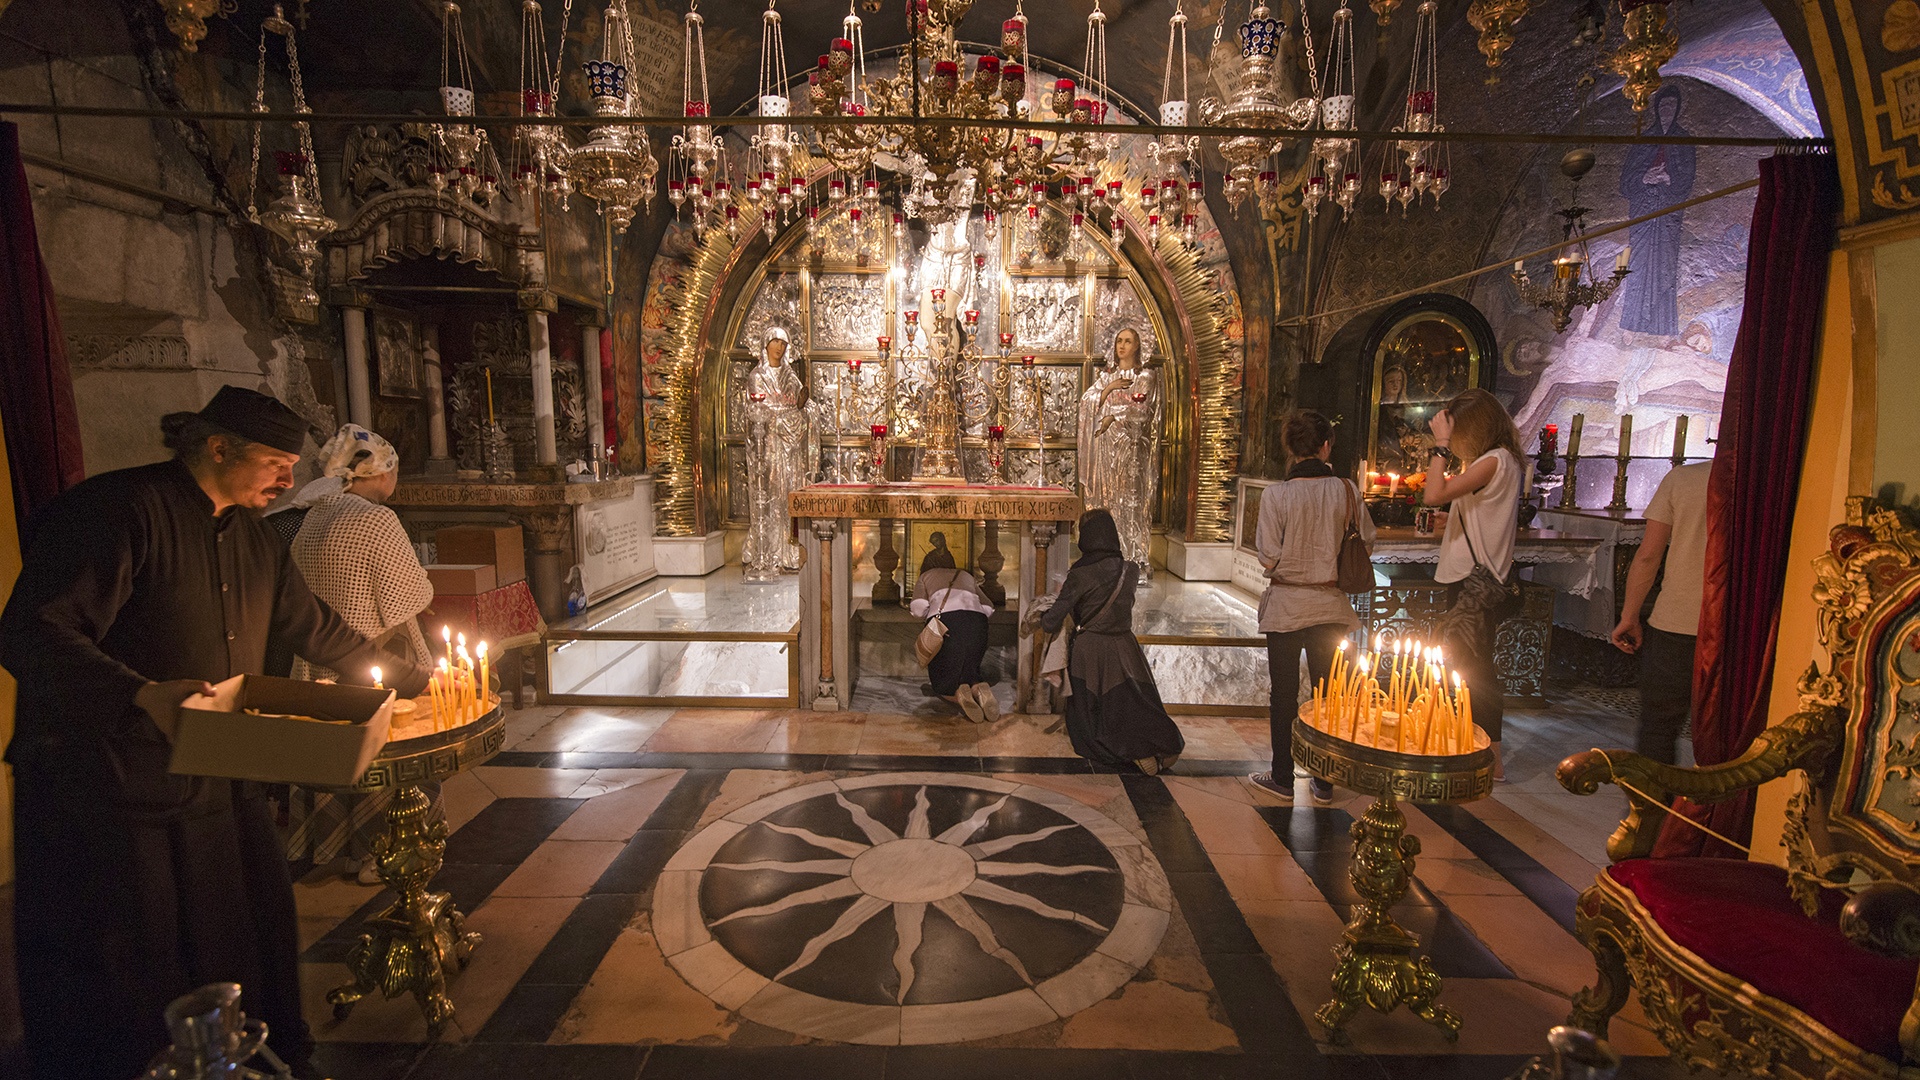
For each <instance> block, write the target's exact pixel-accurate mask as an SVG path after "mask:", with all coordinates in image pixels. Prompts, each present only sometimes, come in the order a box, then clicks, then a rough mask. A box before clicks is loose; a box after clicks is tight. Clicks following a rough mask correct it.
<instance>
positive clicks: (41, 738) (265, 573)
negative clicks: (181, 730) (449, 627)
mask: <svg viewBox="0 0 1920 1080" xmlns="http://www.w3.org/2000/svg"><path fill="white" fill-rule="evenodd" d="M161 429H162V431H163V432H164V434H165V436H166V444H167V447H168V448H169V449H171V450H172V451H173V453H174V457H173V459H172V460H170V461H164V462H160V463H158V464H154V465H144V466H140V467H138V468H132V469H121V470H119V471H116V472H110V473H104V474H102V475H100V476H96V477H93V478H92V479H90V480H87V481H86V482H84V483H82V484H80V485H78V486H77V487H75V488H73V489H72V490H70V491H68V492H66V493H65V494H63V495H62V496H60V498H59V499H57V500H56V501H55V502H53V503H52V504H50V505H49V506H47V508H46V509H45V510H44V511H42V512H41V513H39V514H38V515H36V516H35V517H34V518H33V519H32V520H31V521H30V522H28V523H27V529H28V535H27V537H26V541H27V542H26V547H25V560H24V563H25V565H24V567H23V569H22V571H21V573H20V578H19V580H18V581H17V582H16V583H15V585H14V588H13V595H12V598H11V600H10V601H9V602H8V604H7V607H6V611H5V613H4V615H0V664H4V665H5V666H6V668H7V670H8V671H10V672H12V673H13V676H14V678H15V679H17V680H19V684H20V690H19V706H18V730H17V732H16V733H15V735H14V738H13V742H12V744H11V745H9V746H8V747H7V753H6V760H7V761H8V762H9V763H10V764H12V766H13V769H14V785H15V788H14V826H15V827H14V837H15V843H16V845H17V850H16V869H17V880H18V885H17V892H16V900H15V910H14V918H15V929H16V936H15V942H16V946H17V950H18V958H17V963H18V970H19V980H20V997H21V1007H22V1012H23V1014H24V1016H23V1019H24V1021H25V1028H26V1044H27V1052H28V1058H29V1061H30V1064H31V1068H32V1070H33V1075H34V1076H35V1077H39V1078H45V1080H51V1078H53V1077H56V1076H58V1077H68V1076H87V1077H102V1078H107V1077H130V1076H135V1075H138V1074H139V1073H140V1072H141V1071H142V1070H143V1069H144V1068H145V1066H146V1064H147V1062H148V1061H149V1059H150V1058H151V1057H152V1056H153V1055H154V1054H155V1053H156V1052H157V1051H159V1050H160V1049H161V1048H163V1047H165V1046H166V1044H167V1041H168V1040H167V1034H166V1031H165V1028H164V1025H163V1023H162V1020H161V1012H162V1010H163V1009H164V1008H165V1007H166V1005H167V1003H168V1002H169V1001H171V1000H172V999H173V998H175V997H177V996H179V995H181V994H184V993H186V992H188V991H190V990H192V989H194V988H195V987H197V986H200V985H203V984H205V983H209V982H225V981H232V982H238V983H240V984H241V985H242V986H243V987H244V989H245V992H246V996H245V998H244V999H243V1000H244V1004H245V1005H246V1008H247V1011H248V1013H249V1014H251V1015H254V1016H258V1017H260V1018H262V1019H264V1020H266V1021H267V1023H268V1025H269V1027H270V1029H271V1045H272V1046H273V1048H274V1049H275V1050H276V1051H277V1052H278V1053H279V1054H280V1056H281V1057H282V1058H284V1059H286V1060H287V1061H288V1063H289V1064H290V1065H292V1066H293V1067H294V1070H295V1072H296V1075H313V1068H312V1065H311V1062H310V1060H309V1059H310V1055H311V1053H312V1048H313V1044H312V1038H311V1035H310V1034H309V1032H308V1029H307V1025H306V1023H305V1022H304V1021H303V1019H302V1018H301V1015H300V987H299V968H298V946H297V942H298V938H297V935H296V932H295V914H294V904H293V888H292V883H291V882H290V881H289V880H288V877H287V870H286V863H285V861H284V858H283V855H282V851H281V847H280V842H279V839H278V838H277V836H276V835H275V833H274V828H273V819H272V816H271V815H270V813H269V812H268V808H267V803H266V800H265V798H264V794H263V792H262V790H261V787H260V785H258V784H253V783H248V782H243V781H234V780H224V779H218V778H213V777H201V776H177V775H174V774H172V773H170V772H168V771H167V764H168V759H169V757H170V753H171V739H172V734H173V731H174V727H175V725H176V723H177V722H178V720H179V714H180V705H181V703H182V702H183V701H184V700H185V699H186V698H187V697H188V696H190V695H192V694H196V693H207V692H210V690H211V686H210V684H211V683H214V682H217V681H219V680H222V679H226V678H229V677H231V676H234V675H240V674H257V673H259V672H261V671H262V670H263V667H264V663H265V657H266V649H267V639H268V637H269V635H272V636H274V637H277V638H279V639H281V640H283V641H286V642H288V643H289V644H290V645H291V646H292V647H293V649H294V651H295V652H297V653H298V654H299V655H301V656H304V657H307V658H309V659H310V660H313V661H315V662H316V663H319V664H323V665H325V666H327V667H330V668H333V669H334V670H337V671H355V672H365V671H368V670H369V669H370V667H371V666H372V665H374V664H379V665H380V666H381V667H382V668H384V669H385V670H386V671H388V672H392V673H394V674H392V675H389V676H388V677H387V685H389V686H394V687H396V688H397V689H399V691H400V692H401V693H402V694H403V695H411V694H416V693H419V692H420V691H421V690H422V689H424V687H425V685H426V673H425V672H422V671H419V670H417V669H416V668H414V667H413V665H411V664H409V663H408V662H407V661H405V660H404V659H402V658H400V657H397V656H392V655H390V654H387V653H384V652H380V651H377V650H376V649H375V648H374V647H373V646H372V645H371V644H370V643H369V642H368V641H367V639H366V638H364V637H362V636H361V635H360V634H358V633H356V632H355V631H354V630H352V629H351V628H350V627H348V626H347V624H346V623H345V622H343V621H341V619H340V617H339V616H338V615H336V614H334V612H333V611H332V610H331V609H329V608H328V607H327V606H326V605H325V604H323V603H322V602H320V601H319V600H317V599H315V598H314V596H313V594H312V593H311V592H309V591H308V589H307V585H306V583H305V581H303V580H302V579H301V577H300V573H299V571H298V570H297V569H295V568H294V566H293V563H292V561H291V559H290V557H289V556H288V553H287V546H286V544H284V543H282V542H281V541H280V540H279V539H278V538H277V537H276V536H275V535H274V533H273V531H272V530H271V529H270V528H269V527H268V526H267V525H265V524H264V523H263V522H262V521H261V520H260V516H259V513H258V511H259V510H261V509H262V508H264V507H266V506H267V505H268V504H269V503H271V502H273V500H274V499H275V498H276V497H277V496H278V495H279V494H280V493H281V492H283V491H285V490H287V488H289V487H290V486H292V484H293V466H294V465H295V463H297V462H298V461H299V460H300V450H301V447H302V445H303V444H304V442H305V439H306V432H307V425H306V422H305V421H304V420H302V419H301V418H300V417H299V416H298V415H297V414H296V413H294V412H293V410H291V409H289V408H287V407H286V406H285V405H283V404H281V403H280V402H279V401H277V400H275V399H274V398H271V397H268V396H267V395H265V394H261V393H258V392H255V391H252V390H247V389H243V388H241V387H236V386H227V387H223V388H221V390H220V392H219V393H217V394H216V395H214V397H213V400H212V401H210V402H208V403H207V405H206V407H205V408H203V409H201V410H200V411H199V412H197V413H172V414H169V415H168V416H166V417H165V418H164V419H163V420H162V421H161Z"/></svg>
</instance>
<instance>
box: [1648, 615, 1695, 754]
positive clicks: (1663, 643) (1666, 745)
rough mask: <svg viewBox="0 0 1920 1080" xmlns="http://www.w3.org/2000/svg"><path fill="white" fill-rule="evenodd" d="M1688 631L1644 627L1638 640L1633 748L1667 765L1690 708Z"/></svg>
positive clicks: (1690, 645)
mask: <svg viewBox="0 0 1920 1080" xmlns="http://www.w3.org/2000/svg"><path fill="white" fill-rule="evenodd" d="M1697 640H1698V639H1697V638H1695V637H1694V636H1693V635H1692V634H1675V633H1672V632H1670V631H1667V630H1660V629H1657V628H1655V627H1651V626H1649V627H1647V628H1646V634H1645V636H1644V637H1643V638H1642V640H1641V642H1640V735H1639V739H1638V742H1637V744H1636V745H1635V746H1634V749H1635V750H1638V751H1639V752H1640V753H1642V754H1644V755H1646V756H1647V757H1650V758H1652V759H1654V760H1655V761H1664V762H1666V763H1667V764H1669V765H1672V764H1675V762H1674V760H1673V759H1674V755H1675V750H1674V745H1675V743H1677V742H1678V741H1679V739H1680V728H1681V726H1682V725H1684V724H1685V723H1686V722H1687V714H1688V713H1690V712H1691V711H1692V710H1693V646H1694V643H1695V642H1696V641H1697Z"/></svg>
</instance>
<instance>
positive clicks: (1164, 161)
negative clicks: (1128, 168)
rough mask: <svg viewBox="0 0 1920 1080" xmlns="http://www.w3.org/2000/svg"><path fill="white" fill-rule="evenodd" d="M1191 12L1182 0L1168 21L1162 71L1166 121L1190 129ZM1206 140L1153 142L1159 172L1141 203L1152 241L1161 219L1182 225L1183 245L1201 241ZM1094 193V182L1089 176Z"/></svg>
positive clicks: (1180, 137)
mask: <svg viewBox="0 0 1920 1080" xmlns="http://www.w3.org/2000/svg"><path fill="white" fill-rule="evenodd" d="M1190 100H1191V99H1190V98H1189V97H1188V79H1187V13H1186V10H1185V7H1184V5H1183V4H1182V3H1181V0H1175V3H1174V5H1173V15H1172V17H1171V18H1169V19H1168V20H1167V57H1166V63H1165V65H1164V66H1163V67H1162V69H1161V75H1160V122H1161V123H1162V124H1165V125H1166V126H1168V127H1185V126H1186V123H1187V118H1188V103H1189V101H1190ZM1199 149H1200V140H1199V138H1198V137H1196V136H1192V135H1184V136H1183V135H1162V136H1160V137H1158V138H1156V139H1153V140H1151V141H1149V142H1148V143H1147V153H1148V154H1149V155H1150V156H1152V158H1153V165H1154V170H1153V171H1154V175H1152V176H1150V177H1148V178H1147V180H1146V182H1144V183H1142V184H1141V185H1140V202H1141V205H1142V208H1143V209H1145V210H1146V211H1147V227H1148V241H1147V242H1148V243H1150V244H1152V243H1157V242H1158V241H1159V235H1158V230H1156V229H1155V227H1154V226H1155V225H1156V221H1155V219H1156V218H1158V219H1159V220H1160V221H1161V222H1164V223H1165V224H1166V225H1167V226H1168V227H1170V228H1174V229H1178V230H1179V235H1180V240H1181V243H1183V244H1185V245H1187V246H1188V247H1193V246H1195V245H1197V244H1198V243H1199V224H1198V222H1199V210H1200V204H1201V203H1202V202H1204V200H1205V193H1204V189H1203V187H1202V185H1201V183H1200V181H1199V180H1198V179H1192V178H1190V173H1189V170H1192V172H1193V173H1198V171H1199V164H1198V162H1197V161H1196V160H1195V155H1196V154H1197V153H1198V151H1199ZM1087 187H1088V188H1089V189H1090V190H1089V192H1088V194H1089V195H1090V196H1091V195H1092V194H1093V192H1092V190H1091V189H1092V187H1093V180H1092V178H1091V177H1089V178H1088V181H1087Z"/></svg>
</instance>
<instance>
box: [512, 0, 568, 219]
mask: <svg viewBox="0 0 1920 1080" xmlns="http://www.w3.org/2000/svg"><path fill="white" fill-rule="evenodd" d="M572 11H573V0H567V2H566V5H565V6H564V7H563V8H562V9H561V20H560V26H561V33H562V36H563V39H564V35H565V32H566V23H567V19H568V17H569V16H570V15H571V14H572ZM559 90H560V80H559V78H558V77H557V76H556V75H555V74H554V64H553V62H552V61H550V60H549V59H548V58H547V29H546V23H545V20H544V19H543V18H542V16H541V9H540V0H521V4H520V102H519V106H520V115H521V116H522V117H538V118H549V117H552V116H553V115H554V101H555V100H556V99H557V98H558V96H559ZM571 152H572V146H571V144H569V143H568V142H567V136H566V132H565V130H564V129H562V128H561V127H559V126H558V125H556V124H520V125H517V126H516V127H515V129H514V134H513V150H512V170H513V173H512V176H513V186H514V189H515V190H516V191H518V192H520V194H522V195H527V196H531V195H533V194H535V193H537V192H544V193H546V194H548V195H551V196H553V197H554V198H555V199H557V200H559V204H560V208H561V209H562V210H565V209H566V208H567V196H568V195H569V194H571V193H572V191H573V181H572V180H570V179H568V177H567V157H568V155H569V154H570V153H571Z"/></svg>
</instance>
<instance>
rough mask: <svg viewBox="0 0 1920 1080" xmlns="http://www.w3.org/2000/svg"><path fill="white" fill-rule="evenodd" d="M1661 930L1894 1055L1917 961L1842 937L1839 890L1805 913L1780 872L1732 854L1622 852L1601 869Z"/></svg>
mask: <svg viewBox="0 0 1920 1080" xmlns="http://www.w3.org/2000/svg"><path fill="white" fill-rule="evenodd" d="M1607 873H1609V874H1612V875H1613V879H1614V880H1615V881H1618V882H1619V883H1621V884H1622V885H1625V886H1626V887H1627V888H1629V889H1632V890H1633V895H1634V896H1635V897H1636V898H1638V899H1639V901H1640V903H1641V905H1642V906H1644V907H1645V908H1646V909H1647V910H1648V911H1649V912H1650V913H1652V915H1653V919H1654V921H1655V922H1656V923H1658V924H1659V926H1660V929H1662V930H1664V931H1666V933H1667V936H1668V937H1670V938H1672V939H1673V940H1674V941H1675V942H1676V943H1678V944H1679V945H1680V946H1681V947H1683V948H1685V949H1687V950H1688V951H1689V952H1692V953H1693V954H1694V955H1696V956H1698V957H1700V958H1701V959H1702V960H1705V961H1706V962H1707V963H1709V964H1711V965H1713V966H1714V967H1716V968H1718V969H1720V970H1721V971H1724V972H1726V973H1728V974H1729V975H1733V976H1735V977H1737V978H1740V979H1744V980H1746V981H1747V982H1749V983H1752V984H1753V986H1754V987H1755V988H1756V989H1758V990H1759V991H1760V992H1761V993H1763V994H1766V995H1767V996H1769V997H1772V998H1777V999H1779V1000H1780V1001H1784V1002H1786V1003H1787V1004H1789V1005H1792V1006H1793V1007H1794V1008H1796V1009H1799V1010H1800V1011H1801V1012H1803V1013H1806V1014H1807V1015H1808V1016H1811V1017H1812V1018H1813V1019H1814V1020H1816V1021H1818V1022H1819V1023H1820V1024H1821V1025H1822V1026H1824V1027H1825V1028H1826V1029H1827V1030H1829V1031H1831V1032H1833V1033H1834V1034H1835V1035H1838V1036H1840V1037H1841V1038H1843V1039H1845V1040H1847V1041H1848V1042H1850V1043H1852V1044H1853V1045H1855V1046H1857V1047H1860V1048H1861V1049H1862V1050H1866V1051H1869V1052H1871V1053H1875V1054H1878V1055H1880V1056H1881V1057H1884V1058H1887V1059H1888V1060H1890V1061H1899V1060H1900V1039H1899V1034H1900V1017H1901V1016H1902V1015H1904V1014H1905V1013H1906V1011H1907V1006H1908V1005H1909V1004H1911V1003H1912V1001H1913V991H1914V976H1915V974H1916V972H1917V971H1920V960H1898V959H1894V958H1892V957H1887V956H1881V955H1880V954H1878V953H1874V952H1869V951H1868V950H1866V949H1863V948H1861V947H1860V946H1858V945H1855V944H1854V943H1853V942H1851V941H1848V940H1847V939H1846V938H1844V937H1842V936H1840V928H1839V914H1840V906H1841V905H1842V904H1843V903H1845V902H1846V895H1845V894H1844V893H1841V892H1838V891H1835V890H1831V889H1829V890H1827V891H1826V892H1825V893H1824V894H1823V895H1822V896H1821V898H1820V899H1821V905H1820V906H1821V913H1820V914H1821V917H1820V918H1818V919H1809V918H1807V917H1806V915H1805V914H1804V913H1802V912H1801V910H1800V905H1799V904H1797V903H1795V902H1794V899H1793V897H1792V896H1791V895H1789V894H1788V892H1787V873H1786V871H1785V870H1782V869H1780V868H1779V867H1777V866H1771V865H1768V864H1766V863H1755V862H1744V861H1741V860H1738V859H1629V860H1627V861H1626V862H1623V863H1616V864H1615V865H1613V866H1610V867H1608V868H1607Z"/></svg>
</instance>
